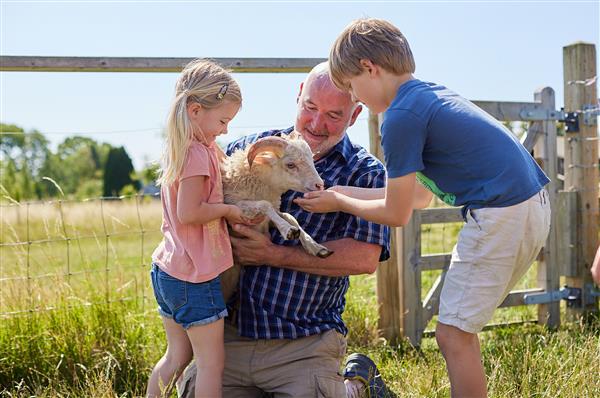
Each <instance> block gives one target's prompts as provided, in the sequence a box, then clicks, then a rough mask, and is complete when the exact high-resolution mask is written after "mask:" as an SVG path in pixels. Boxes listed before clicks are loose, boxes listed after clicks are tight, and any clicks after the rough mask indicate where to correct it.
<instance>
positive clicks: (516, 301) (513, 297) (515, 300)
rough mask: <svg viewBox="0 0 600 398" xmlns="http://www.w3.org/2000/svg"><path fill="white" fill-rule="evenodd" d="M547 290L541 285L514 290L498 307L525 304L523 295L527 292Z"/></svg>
mask: <svg viewBox="0 0 600 398" xmlns="http://www.w3.org/2000/svg"><path fill="white" fill-rule="evenodd" d="M545 291H546V290H544V289H543V288H541V287H535V288H531V289H523V290H513V291H512V292H510V293H509V294H508V295H507V296H506V298H505V299H504V301H502V303H501V304H500V305H499V306H498V308H505V307H516V306H519V305H525V300H524V299H523V297H524V296H525V295H526V294H533V293H544V292H545Z"/></svg>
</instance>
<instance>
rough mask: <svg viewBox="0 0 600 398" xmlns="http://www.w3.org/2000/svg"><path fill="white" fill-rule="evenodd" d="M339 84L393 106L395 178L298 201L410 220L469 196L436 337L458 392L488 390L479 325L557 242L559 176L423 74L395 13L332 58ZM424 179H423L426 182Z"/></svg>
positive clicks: (390, 130)
mask: <svg viewBox="0 0 600 398" xmlns="http://www.w3.org/2000/svg"><path fill="white" fill-rule="evenodd" d="M329 61H330V68H331V76H332V79H333V81H334V82H335V84H336V85H337V86H338V87H340V88H344V89H345V90H348V91H350V93H351V94H352V95H353V97H354V98H355V99H356V100H358V101H361V102H363V103H364V104H366V105H367V106H368V107H369V108H370V109H371V111H373V112H374V113H380V112H383V111H385V115H384V121H383V125H382V127H381V142H382V146H383V151H384V155H385V161H386V166H387V169H388V181H387V186H386V187H385V188H380V189H360V188H354V187H333V188H330V189H329V190H327V191H321V192H312V193H309V194H306V195H305V196H304V198H302V199H297V201H296V203H298V204H299V205H300V206H302V207H303V208H304V209H306V210H309V211H314V212H329V211H343V212H347V213H351V214H354V215H356V216H358V217H361V218H363V219H366V220H369V221H372V222H376V223H381V224H388V225H392V226H401V225H405V224H406V223H407V222H408V220H409V219H410V216H411V214H412V211H413V208H422V207H426V206H427V205H428V203H429V201H430V200H431V193H428V192H426V190H425V189H424V188H423V186H424V187H426V188H427V189H428V190H429V191H431V192H433V193H434V194H436V196H438V197H439V198H440V199H442V200H443V201H444V202H446V203H447V204H449V205H452V206H463V209H462V211H463V217H464V218H465V225H464V227H463V229H462V230H461V232H460V234H459V237H458V242H457V244H456V246H455V247H454V250H453V253H452V260H451V264H450V267H449V269H448V272H447V274H446V279H445V282H444V286H443V289H442V293H441V297H440V311H439V320H438V325H437V328H436V340H437V342H438V345H439V347H440V350H441V352H442V354H443V356H444V359H445V361H446V368H447V370H448V376H449V379H450V385H451V391H452V396H453V397H484V396H486V395H487V388H486V381H485V373H484V370H483V366H482V364H481V351H480V348H479V340H478V338H477V333H478V332H479V331H481V329H482V328H483V326H484V325H485V324H486V323H487V322H488V321H489V320H490V319H491V317H492V315H493V312H494V310H495V308H496V307H497V306H498V305H499V304H500V303H501V302H502V300H503V299H504V297H506V295H507V293H508V292H509V291H510V289H511V288H512V287H513V286H514V285H515V284H516V282H517V281H518V280H519V278H520V277H521V276H523V274H524V273H525V272H526V271H527V269H528V268H529V266H530V264H531V263H532V262H533V261H534V260H535V258H536V256H537V254H538V253H539V251H540V249H541V248H542V246H543V244H544V242H545V241H546V238H547V235H548V231H549V228H550V207H549V203H548V201H547V193H546V192H545V190H544V188H543V187H544V186H545V185H546V184H547V183H548V182H549V180H548V177H546V175H545V174H544V173H543V171H542V170H541V169H540V168H539V166H538V165H537V164H536V162H535V160H534V159H533V158H532V157H531V155H530V154H529V153H528V152H527V150H526V149H525V148H524V147H523V146H522V145H521V144H520V143H519V141H518V140H517V139H516V138H515V137H514V136H513V135H512V134H511V133H510V132H509V131H508V130H506V129H505V128H504V127H503V126H502V124H500V123H499V122H498V121H496V120H495V119H494V118H492V117H491V116H490V115H488V114H487V113H485V112H483V111H482V110H480V109H479V108H477V107H476V106H475V105H474V104H472V103H471V102H469V101H467V100H466V99H464V98H462V97H460V96H459V95H457V94H456V93H454V92H452V91H450V90H448V89H447V88H446V87H443V86H440V85H437V84H433V83H427V82H423V81H420V80H418V79H416V78H414V77H413V75H412V74H413V73H414V71H415V62H414V59H413V56H412V52H411V50H410V47H409V45H408V42H407V41H406V39H405V37H404V36H403V35H402V33H401V32H400V31H399V30H398V29H397V28H396V27H395V26H393V25H392V24H390V23H389V22H386V21H383V20H378V19H361V20H357V21H354V22H353V23H351V24H350V25H349V26H348V27H347V28H346V29H345V30H344V31H343V32H342V33H341V35H340V36H339V37H338V38H337V40H336V41H335V43H334V45H333V47H332V49H331V53H330V56H329ZM417 181H418V182H419V183H420V184H417V183H416V182H417Z"/></svg>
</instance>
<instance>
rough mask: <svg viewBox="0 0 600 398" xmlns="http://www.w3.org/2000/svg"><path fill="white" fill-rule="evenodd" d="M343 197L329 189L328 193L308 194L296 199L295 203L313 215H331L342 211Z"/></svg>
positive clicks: (316, 192) (315, 192)
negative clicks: (341, 202)
mask: <svg viewBox="0 0 600 398" xmlns="http://www.w3.org/2000/svg"><path fill="white" fill-rule="evenodd" d="M342 196H343V195H342V194H341V193H339V192H337V191H336V190H334V189H332V188H329V189H328V190H326V191H313V192H307V193H305V194H304V197H302V198H296V199H294V203H296V204H297V205H298V206H300V207H302V208H303V209H304V210H306V211H310V212H312V213H331V212H334V211H340V210H341V208H340V197H342Z"/></svg>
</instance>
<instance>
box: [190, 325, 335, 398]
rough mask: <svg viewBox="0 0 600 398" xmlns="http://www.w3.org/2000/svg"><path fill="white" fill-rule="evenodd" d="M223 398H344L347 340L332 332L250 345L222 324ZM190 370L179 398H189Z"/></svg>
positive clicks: (250, 341) (193, 374)
mask: <svg viewBox="0 0 600 398" xmlns="http://www.w3.org/2000/svg"><path fill="white" fill-rule="evenodd" d="M225 355H226V358H225V371H224V374H223V397H226V398H238V397H239V398H242V397H244V398H246V397H247V398H259V397H260V398H263V397H264V398H266V397H273V398H288V397H289V398H292V397H294V398H296V397H297V398H304V397H306V398H312V397H319V398H320V397H323V398H324V397H327V398H330V397H331V398H340V397H342V398H343V397H345V396H346V388H345V386H344V379H343V377H342V376H341V375H340V366H341V362H342V360H343V358H344V356H345V355H346V339H345V338H344V337H343V336H342V335H341V334H340V333H338V332H337V331H335V330H329V331H327V332H325V333H322V334H319V335H314V336H309V337H302V338H299V339H293V340H289V339H273V340H253V339H248V338H245V337H240V336H238V334H237V329H236V328H235V327H234V326H232V325H230V324H228V323H227V322H226V323H225ZM195 377H196V369H195V366H190V367H188V369H186V371H185V374H184V376H183V377H182V380H181V381H180V382H179V383H178V390H179V396H180V397H186V398H188V397H194V382H195Z"/></svg>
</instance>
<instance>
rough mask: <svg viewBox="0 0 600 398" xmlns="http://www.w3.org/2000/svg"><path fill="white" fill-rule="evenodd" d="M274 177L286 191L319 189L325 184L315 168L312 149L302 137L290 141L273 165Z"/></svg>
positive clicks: (275, 181)
mask: <svg viewBox="0 0 600 398" xmlns="http://www.w3.org/2000/svg"><path fill="white" fill-rule="evenodd" d="M272 178H273V179H272V181H273V182H274V183H276V184H277V185H278V186H279V187H280V188H281V189H282V190H284V191H287V190H293V191H298V192H309V191H318V190H322V189H323V185H324V183H323V180H322V179H321V177H319V173H317V170H316V169H315V164H314V162H313V154H312V151H311V150H310V147H309V146H308V144H307V143H306V142H305V141H303V140H301V139H296V140H290V141H288V146H287V148H286V150H285V153H284V155H283V156H282V157H281V158H280V159H279V160H278V161H277V162H276V163H275V164H274V165H273V174H272Z"/></svg>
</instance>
